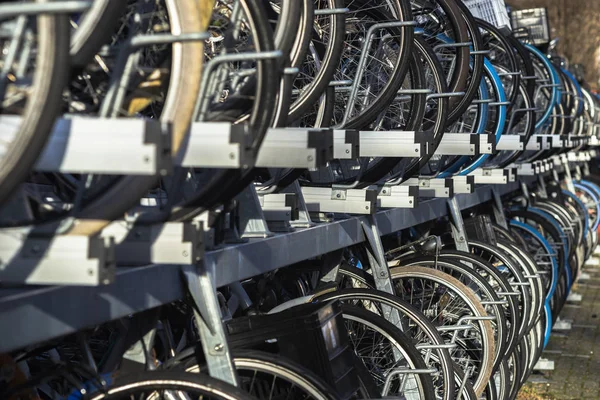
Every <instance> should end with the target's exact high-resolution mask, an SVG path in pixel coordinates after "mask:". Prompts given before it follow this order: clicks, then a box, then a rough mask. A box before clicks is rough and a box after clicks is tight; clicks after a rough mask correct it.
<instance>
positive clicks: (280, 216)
mask: <svg viewBox="0 0 600 400" xmlns="http://www.w3.org/2000/svg"><path fill="white" fill-rule="evenodd" d="M258 199H259V201H260V205H261V207H262V211H263V214H264V216H265V219H266V221H267V224H268V225H269V229H270V230H271V231H273V232H289V231H290V230H291V229H292V227H291V225H290V223H291V221H293V220H297V219H298V218H299V206H298V198H297V197H296V194H295V193H271V194H265V195H260V194H259V196H258Z"/></svg>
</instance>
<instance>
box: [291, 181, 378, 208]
mask: <svg viewBox="0 0 600 400" xmlns="http://www.w3.org/2000/svg"><path fill="white" fill-rule="evenodd" d="M302 196H304V202H305V203H306V207H307V209H308V211H309V212H311V213H341V214H363V215H365V214H373V213H375V211H376V209H377V190H375V189H331V188H319V187H308V186H303V187H302Z"/></svg>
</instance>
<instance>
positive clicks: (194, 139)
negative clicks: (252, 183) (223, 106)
mask: <svg viewBox="0 0 600 400" xmlns="http://www.w3.org/2000/svg"><path fill="white" fill-rule="evenodd" d="M247 129H248V128H247V126H245V125H244V124H230V123H226V122H195V123H193V124H192V125H191V128H190V134H189V136H188V138H187V139H186V141H185V142H184V143H183V145H182V146H181V149H180V151H179V154H178V155H177V158H176V160H175V163H176V164H177V165H179V166H182V167H192V168H193V167H196V168H248V167H251V166H252V165H253V163H254V160H253V159H252V156H251V152H250V149H249V147H248V146H246V141H247V136H248V135H247Z"/></svg>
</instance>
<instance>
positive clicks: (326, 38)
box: [289, 0, 346, 121]
mask: <svg viewBox="0 0 600 400" xmlns="http://www.w3.org/2000/svg"><path fill="white" fill-rule="evenodd" d="M314 1H315V9H316V10H326V9H334V8H343V6H344V3H343V1H342V0H314ZM345 24H346V22H345V16H344V15H343V14H333V15H323V16H317V17H316V19H315V21H314V23H313V26H314V29H313V33H312V42H311V45H310V46H311V47H312V49H311V50H310V51H309V52H308V54H307V55H306V57H305V60H304V62H303V63H302V65H301V66H300V74H299V75H298V77H297V78H296V79H295V80H294V87H295V88H296V89H297V90H298V94H297V97H296V98H295V99H294V101H293V103H292V105H291V106H290V112H289V121H296V120H297V119H299V118H301V117H302V116H303V115H304V114H305V113H306V112H307V111H309V110H310V109H311V107H313V104H314V103H315V102H316V101H317V100H318V99H319V97H321V95H322V94H323V92H324V91H325V90H326V89H327V86H328V85H329V83H330V81H331V79H332V77H333V74H334V73H335V70H336V68H337V62H338V60H339V59H340V57H341V53H342V50H343V46H344V30H345V29H344V28H345ZM318 49H319V50H320V49H322V51H320V52H319V53H320V54H319V56H318V57H315V55H314V53H316V52H317V51H319V50H318Z"/></svg>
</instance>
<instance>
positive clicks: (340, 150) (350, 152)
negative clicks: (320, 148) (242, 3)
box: [333, 129, 360, 160]
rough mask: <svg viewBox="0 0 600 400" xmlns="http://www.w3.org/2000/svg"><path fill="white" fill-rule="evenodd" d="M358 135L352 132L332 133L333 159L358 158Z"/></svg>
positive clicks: (339, 130) (338, 131) (340, 131)
mask: <svg viewBox="0 0 600 400" xmlns="http://www.w3.org/2000/svg"><path fill="white" fill-rule="evenodd" d="M359 143H360V140H359V133H358V131H354V130H341V129H335V130H334V131H333V158H335V159H338V160H352V159H356V158H358V157H359V154H360V153H359Z"/></svg>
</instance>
